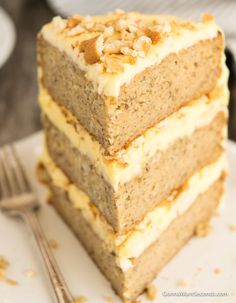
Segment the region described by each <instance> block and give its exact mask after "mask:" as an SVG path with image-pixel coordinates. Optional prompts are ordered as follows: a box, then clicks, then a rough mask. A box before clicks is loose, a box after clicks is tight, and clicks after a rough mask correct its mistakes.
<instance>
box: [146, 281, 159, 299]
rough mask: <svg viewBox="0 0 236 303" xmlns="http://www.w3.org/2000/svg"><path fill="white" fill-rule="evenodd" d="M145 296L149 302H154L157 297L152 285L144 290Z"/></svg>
mask: <svg viewBox="0 0 236 303" xmlns="http://www.w3.org/2000/svg"><path fill="white" fill-rule="evenodd" d="M146 296H147V298H148V299H149V300H151V301H154V300H155V299H156V296H157V290H156V288H155V286H154V285H152V284H149V285H148V286H147V288H146Z"/></svg>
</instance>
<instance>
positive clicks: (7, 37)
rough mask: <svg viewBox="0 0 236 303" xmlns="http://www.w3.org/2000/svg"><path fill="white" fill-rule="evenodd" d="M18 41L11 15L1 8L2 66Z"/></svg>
mask: <svg viewBox="0 0 236 303" xmlns="http://www.w3.org/2000/svg"><path fill="white" fill-rule="evenodd" d="M15 41H16V33H15V27H14V25H13V23H12V21H11V19H10V17H9V16H8V15H7V14H6V13H5V11H4V10H3V9H2V8H0V45H1V46H0V67H1V66H2V65H3V64H4V63H5V62H6V61H7V59H8V58H9V56H10V54H11V52H12V51H13V48H14V45H15Z"/></svg>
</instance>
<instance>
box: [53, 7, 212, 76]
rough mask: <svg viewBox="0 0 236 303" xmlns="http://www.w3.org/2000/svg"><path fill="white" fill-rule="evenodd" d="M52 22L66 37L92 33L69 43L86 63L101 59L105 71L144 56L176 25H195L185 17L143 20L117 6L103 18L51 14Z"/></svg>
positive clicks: (116, 69) (120, 68)
mask: <svg viewBox="0 0 236 303" xmlns="http://www.w3.org/2000/svg"><path fill="white" fill-rule="evenodd" d="M202 21H203V22H211V21H213V17H211V16H210V15H207V14H205V15H204V16H203V17H202ZM53 26H54V27H55V29H56V30H57V31H58V32H59V33H61V34H63V35H65V37H67V38H70V37H73V38H75V37H79V36H80V35H81V34H90V36H91V35H92V38H89V39H88V38H85V40H82V41H81V40H77V41H76V42H73V44H72V47H73V48H74V49H75V48H77V49H78V50H79V53H83V54H84V60H85V62H86V63H87V64H95V63H98V62H99V63H103V68H104V71H105V72H107V73H120V72H123V71H124V67H123V65H122V63H128V64H135V63H136V60H137V58H138V57H141V58H144V57H145V56H147V54H148V52H149V49H150V47H151V45H155V44H157V43H159V42H161V41H163V39H165V38H166V37H168V36H169V35H173V34H178V29H179V27H180V26H181V27H185V28H187V29H190V30H194V29H195V26H194V24H193V23H190V22H188V21H180V20H178V22H177V21H176V20H168V21H167V20H164V19H163V18H161V17H159V18H155V19H153V20H152V21H151V22H150V24H149V23H148V24H147V22H144V20H142V18H140V14H139V13H137V12H130V13H126V12H124V11H121V10H118V11H116V12H115V13H113V18H108V19H107V20H106V21H102V20H101V21H95V20H94V19H93V18H92V17H90V16H87V17H83V16H80V15H76V16H73V17H69V18H68V19H62V18H61V17H55V18H54V19H53ZM93 35H94V36H93ZM90 36H89V37H90ZM85 37H86V35H85Z"/></svg>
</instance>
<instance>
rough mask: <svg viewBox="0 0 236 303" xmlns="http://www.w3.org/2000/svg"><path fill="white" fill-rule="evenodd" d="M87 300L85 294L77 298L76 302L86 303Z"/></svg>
mask: <svg viewBox="0 0 236 303" xmlns="http://www.w3.org/2000/svg"><path fill="white" fill-rule="evenodd" d="M85 302H87V298H86V297H85V296H79V297H77V298H76V299H75V303H85Z"/></svg>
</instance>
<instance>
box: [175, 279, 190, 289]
mask: <svg viewBox="0 0 236 303" xmlns="http://www.w3.org/2000/svg"><path fill="white" fill-rule="evenodd" d="M176 285H177V287H181V288H184V287H188V285H189V283H188V281H186V280H179V281H177V283H176Z"/></svg>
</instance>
